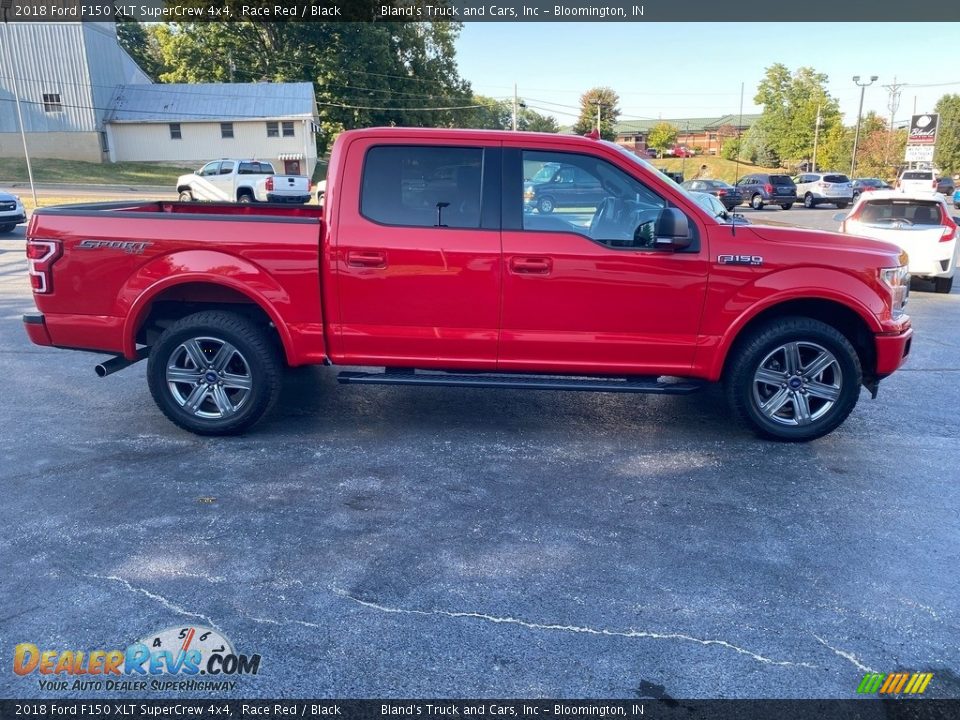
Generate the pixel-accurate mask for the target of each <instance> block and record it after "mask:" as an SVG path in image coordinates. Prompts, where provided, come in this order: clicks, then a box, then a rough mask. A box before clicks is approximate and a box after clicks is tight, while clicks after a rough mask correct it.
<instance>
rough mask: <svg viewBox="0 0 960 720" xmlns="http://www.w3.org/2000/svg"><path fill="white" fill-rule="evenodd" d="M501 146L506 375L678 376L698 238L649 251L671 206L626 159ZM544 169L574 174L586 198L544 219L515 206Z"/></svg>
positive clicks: (700, 264) (700, 255) (698, 300)
mask: <svg viewBox="0 0 960 720" xmlns="http://www.w3.org/2000/svg"><path fill="white" fill-rule="evenodd" d="M611 155H613V156H614V157H611V158H610V159H608V160H603V159H598V158H597V157H594V156H593V155H585V154H578V153H567V152H547V151H530V150H522V149H520V148H517V149H509V148H507V147H505V148H504V155H503V162H504V168H505V172H504V188H503V192H504V205H503V233H502V236H503V310H502V324H501V334H500V352H499V363H498V367H499V368H500V369H502V370H530V371H534V370H547V369H549V370H554V371H556V372H582V373H591V372H597V373H620V372H622V373H624V374H646V373H647V372H650V371H651V370H655V371H656V372H658V373H666V372H667V371H668V370H672V371H673V372H675V373H676V374H678V375H682V374H684V373H685V372H688V371H689V369H690V366H691V364H692V362H693V355H694V350H695V347H696V343H697V337H698V329H699V323H700V316H701V312H702V309H703V302H704V295H705V289H706V275H707V271H708V263H707V252H706V248H705V245H706V241H705V238H704V237H703V235H704V232H703V230H704V228H703V227H702V226H699V225H698V221H697V220H696V217H695V216H694V215H693V213H688V215H689V216H690V218H689V219H690V225H691V228H692V229H693V230H694V231H695V232H696V233H697V234H698V236H699V238H700V239H699V240H698V242H695V243H694V245H693V246H692V247H691V248H690V249H689V250H687V251H680V252H672V251H664V250H658V249H655V248H654V247H653V239H654V233H653V227H654V223H655V221H656V218H657V217H658V215H659V213H660V211H661V210H662V209H663V208H664V207H666V206H667V205H668V201H667V200H666V199H665V198H664V197H662V196H661V195H660V194H658V193H657V192H656V191H654V190H652V189H651V188H648V187H647V186H645V185H644V184H643V183H641V182H640V181H638V180H636V179H634V177H632V176H631V174H629V170H630V168H629V164H630V163H631V161H630V160H628V159H627V158H623V160H620V159H619V158H618V157H616V153H615V151H611ZM546 163H559V164H562V165H563V166H566V167H570V166H573V167H576V168H577V169H578V170H579V171H580V172H582V173H585V174H586V175H589V176H590V177H591V178H592V181H591V182H590V183H584V185H585V187H591V188H595V187H597V186H599V187H602V188H603V197H602V199H600V200H599V201H598V200H597V197H596V194H595V191H594V190H590V191H588V192H585V193H584V196H583V197H582V198H580V199H577V200H574V201H572V202H571V204H570V206H569V207H568V208H565V209H564V208H557V209H556V210H554V211H553V212H551V213H549V214H547V213H542V212H540V210H539V209H538V208H537V206H536V203H535V202H530V201H529V199H528V198H523V192H524V188H523V178H524V177H533V175H534V174H536V172H537V170H538V169H539V168H540V167H542V166H543V165H544V164H546ZM524 199H526V202H524Z"/></svg>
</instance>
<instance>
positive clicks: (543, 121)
mask: <svg viewBox="0 0 960 720" xmlns="http://www.w3.org/2000/svg"><path fill="white" fill-rule="evenodd" d="M517 128H518V129H519V130H529V131H530V132H545V133H557V132H560V124H559V123H558V122H557V121H556V120H555V119H554V118H552V117H550V116H549V115H541V114H540V113H538V112H537V111H536V110H530V109H529V108H524V109H523V110H521V111H520V120H519V122H518V123H517Z"/></svg>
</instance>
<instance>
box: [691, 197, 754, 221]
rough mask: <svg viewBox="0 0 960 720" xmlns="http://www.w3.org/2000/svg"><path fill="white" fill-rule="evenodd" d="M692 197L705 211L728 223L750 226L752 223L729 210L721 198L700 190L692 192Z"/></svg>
mask: <svg viewBox="0 0 960 720" xmlns="http://www.w3.org/2000/svg"><path fill="white" fill-rule="evenodd" d="M690 197H692V198H693V199H694V200H696V201H697V204H698V205H700V207H702V208H703V209H704V210H706V211H707V212H708V213H710V214H711V215H713V217H715V218H717V220H721V221H723V222H726V223H730V224H736V225H749V224H750V221H749V220H747V218H746V217H744V216H743V215H741V214H739V213H733V212H730V211H731V209H732V208H728V207H727V206H726V205H724V204H723V203H722V202H720V198H718V197H717V196H716V195H712V194H710V193H707V192H700V191H698V190H691V191H690Z"/></svg>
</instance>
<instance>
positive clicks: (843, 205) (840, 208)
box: [837, 202, 849, 210]
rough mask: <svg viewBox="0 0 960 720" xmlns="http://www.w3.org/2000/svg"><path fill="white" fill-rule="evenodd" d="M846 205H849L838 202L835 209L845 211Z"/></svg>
mask: <svg viewBox="0 0 960 720" xmlns="http://www.w3.org/2000/svg"><path fill="white" fill-rule="evenodd" d="M848 204H849V203H845V202H838V203H837V209H838V210H846V209H847V205H848Z"/></svg>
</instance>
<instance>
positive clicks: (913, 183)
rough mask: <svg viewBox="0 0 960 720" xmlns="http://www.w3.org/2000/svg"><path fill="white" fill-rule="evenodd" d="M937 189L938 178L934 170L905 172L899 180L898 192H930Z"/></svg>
mask: <svg viewBox="0 0 960 720" xmlns="http://www.w3.org/2000/svg"><path fill="white" fill-rule="evenodd" d="M936 189H937V176H936V175H935V174H934V172H933V170H904V171H903V172H902V173H900V177H898V178H897V190H902V191H904V192H913V191H919V192H924V191H926V192H929V191H931V190H936Z"/></svg>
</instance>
